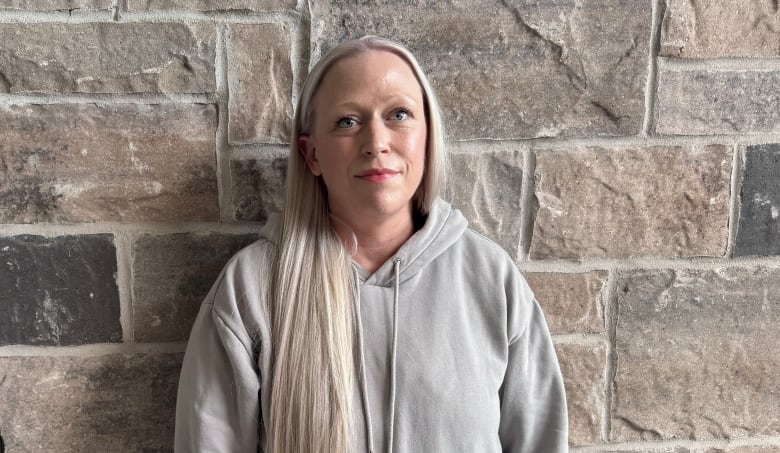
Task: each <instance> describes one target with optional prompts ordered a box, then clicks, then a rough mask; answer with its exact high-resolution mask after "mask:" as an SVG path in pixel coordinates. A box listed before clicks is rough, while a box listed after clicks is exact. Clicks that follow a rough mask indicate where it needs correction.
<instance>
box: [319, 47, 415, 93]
mask: <svg viewBox="0 0 780 453" xmlns="http://www.w3.org/2000/svg"><path fill="white" fill-rule="evenodd" d="M366 92H369V93H372V94H374V95H380V94H381V95H385V96H387V95H392V94H401V95H407V96H414V97H419V98H422V87H421V86H420V83H419V81H418V80H417V76H416V75H415V73H414V71H413V70H412V68H411V66H409V63H407V62H406V60H404V59H403V58H402V57H400V56H399V55H397V54H395V53H393V52H389V51H386V50H369V51H366V52H361V53H359V54H357V55H352V56H349V57H346V58H342V59H341V60H338V61H336V62H335V63H333V65H332V66H331V67H330V68H328V71H327V72H326V73H325V76H324V77H323V79H322V83H321V85H320V88H319V89H318V90H317V95H316V96H315V97H316V98H323V99H328V100H330V101H335V100H337V99H334V98H339V99H341V98H350V97H354V96H358V95H360V94H366Z"/></svg>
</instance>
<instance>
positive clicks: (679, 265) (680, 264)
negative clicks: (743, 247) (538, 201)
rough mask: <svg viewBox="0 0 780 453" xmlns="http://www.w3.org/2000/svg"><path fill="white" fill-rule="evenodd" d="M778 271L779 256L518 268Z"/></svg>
mask: <svg viewBox="0 0 780 453" xmlns="http://www.w3.org/2000/svg"><path fill="white" fill-rule="evenodd" d="M755 266H763V267H768V268H777V267H780V256H745V257H733V258H726V257H712V258H702V257H693V258H685V257H682V258H622V259H621V258H613V259H607V258H605V259H584V260H582V261H562V260H561V261H556V260H549V261H525V262H522V263H519V264H518V268H519V269H520V271H521V272H561V273H580V272H589V271H595V270H604V269H615V270H636V269H664V270H667V269H668V270H716V269H721V268H748V267H755Z"/></svg>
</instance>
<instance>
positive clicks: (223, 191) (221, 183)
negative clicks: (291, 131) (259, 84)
mask: <svg viewBox="0 0 780 453" xmlns="http://www.w3.org/2000/svg"><path fill="white" fill-rule="evenodd" d="M229 39H230V32H229V31H228V26H227V25H225V24H220V25H217V55H216V64H215V65H214V66H215V70H216V74H215V77H216V81H217V93H216V95H217V108H218V110H219V114H218V118H219V119H218V124H217V132H216V147H215V153H216V156H215V157H216V160H217V191H218V197H219V213H220V219H221V220H222V221H223V222H229V221H231V220H232V213H231V211H232V209H231V205H232V201H233V193H232V192H233V191H232V187H231V184H230V151H229V146H230V144H229V136H228V131H229V127H230V110H229V106H230V82H229V74H228V71H229V64H230V62H229V59H230V55H229V50H228V45H229V44H228V41H229Z"/></svg>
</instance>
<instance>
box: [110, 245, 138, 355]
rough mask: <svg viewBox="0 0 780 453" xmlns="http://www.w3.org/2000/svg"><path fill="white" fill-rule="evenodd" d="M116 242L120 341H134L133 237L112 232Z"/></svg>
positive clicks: (129, 342) (128, 342) (130, 342)
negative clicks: (120, 326) (120, 327)
mask: <svg viewBox="0 0 780 453" xmlns="http://www.w3.org/2000/svg"><path fill="white" fill-rule="evenodd" d="M114 238H115V244H116V264H117V278H116V283H117V288H118V290H119V308H120V311H119V313H120V315H119V322H120V324H121V325H122V341H123V342H124V343H127V344H132V343H134V342H135V330H134V329H133V326H134V323H135V320H134V316H135V315H134V313H133V248H132V245H133V239H134V238H133V237H132V236H131V235H128V234H126V233H114Z"/></svg>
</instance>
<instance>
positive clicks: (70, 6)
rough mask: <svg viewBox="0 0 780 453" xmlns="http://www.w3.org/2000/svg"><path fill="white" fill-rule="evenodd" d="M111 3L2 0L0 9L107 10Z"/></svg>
mask: <svg viewBox="0 0 780 453" xmlns="http://www.w3.org/2000/svg"><path fill="white" fill-rule="evenodd" d="M111 5H112V1H111V0H3V3H2V4H0V11H2V10H21V11H68V12H70V13H73V12H78V11H80V10H108V9H110V8H111Z"/></svg>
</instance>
